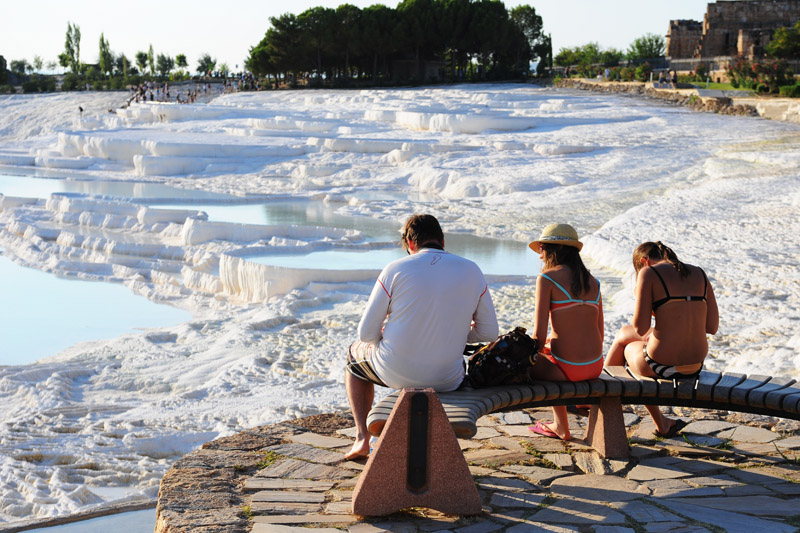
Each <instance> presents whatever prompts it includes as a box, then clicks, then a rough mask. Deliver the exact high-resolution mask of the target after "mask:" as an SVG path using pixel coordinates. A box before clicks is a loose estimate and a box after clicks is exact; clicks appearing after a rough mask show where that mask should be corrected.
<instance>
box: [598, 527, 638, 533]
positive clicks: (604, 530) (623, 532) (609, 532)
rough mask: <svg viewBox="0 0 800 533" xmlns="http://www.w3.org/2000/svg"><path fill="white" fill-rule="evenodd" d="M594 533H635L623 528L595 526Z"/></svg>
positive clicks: (632, 530)
mask: <svg viewBox="0 0 800 533" xmlns="http://www.w3.org/2000/svg"><path fill="white" fill-rule="evenodd" d="M594 533H636V531H635V530H634V529H631V528H629V527H623V526H597V527H596V528H594Z"/></svg>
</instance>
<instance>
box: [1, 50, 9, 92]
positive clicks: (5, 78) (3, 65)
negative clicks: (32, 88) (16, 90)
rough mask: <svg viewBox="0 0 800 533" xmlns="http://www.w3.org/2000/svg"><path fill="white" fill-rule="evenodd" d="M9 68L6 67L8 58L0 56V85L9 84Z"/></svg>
mask: <svg viewBox="0 0 800 533" xmlns="http://www.w3.org/2000/svg"><path fill="white" fill-rule="evenodd" d="M7 69H8V67H7V65H6V58H5V57H3V56H0V85H3V84H5V83H7V82H8V70H7Z"/></svg>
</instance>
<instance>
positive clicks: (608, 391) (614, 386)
mask: <svg viewBox="0 0 800 533" xmlns="http://www.w3.org/2000/svg"><path fill="white" fill-rule="evenodd" d="M594 382H600V383H601V384H602V386H603V388H604V389H605V392H602V391H601V390H599V389H598V390H597V394H595V390H594V387H593V389H592V396H622V387H623V383H622V380H621V379H619V378H616V377H614V376H612V375H610V374H606V373H605V372H604V373H602V374H600V376H598V378H597V379H596V380H593V381H592V383H594Z"/></svg>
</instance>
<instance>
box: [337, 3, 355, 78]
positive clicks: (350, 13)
mask: <svg viewBox="0 0 800 533" xmlns="http://www.w3.org/2000/svg"><path fill="white" fill-rule="evenodd" d="M360 18H361V10H360V9H359V8H357V7H356V6H354V5H352V4H342V5H340V6H339V7H338V8H336V19H337V26H338V31H337V32H336V39H335V40H334V41H333V42H334V43H335V45H336V48H337V52H338V55H339V59H340V61H342V64H341V66H342V67H343V69H344V70H343V72H344V77H345V78H349V77H351V74H352V72H351V71H350V61H351V59H352V58H353V56H356V55H358V53H359V33H360V32H359V26H360V21H359V19H360Z"/></svg>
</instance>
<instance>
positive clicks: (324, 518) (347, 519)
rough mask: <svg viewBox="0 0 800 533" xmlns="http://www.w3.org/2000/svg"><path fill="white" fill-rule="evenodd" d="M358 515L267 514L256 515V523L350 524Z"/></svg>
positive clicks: (254, 518)
mask: <svg viewBox="0 0 800 533" xmlns="http://www.w3.org/2000/svg"><path fill="white" fill-rule="evenodd" d="M355 521H356V517H355V516H353V515H352V514H350V513H346V514H305V515H265V516H254V517H253V523H256V524H349V523H352V522H355Z"/></svg>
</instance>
